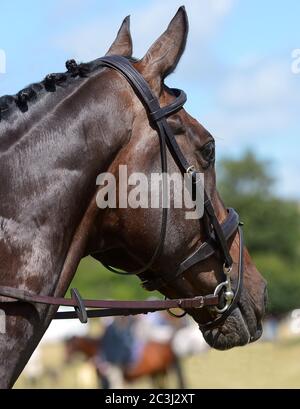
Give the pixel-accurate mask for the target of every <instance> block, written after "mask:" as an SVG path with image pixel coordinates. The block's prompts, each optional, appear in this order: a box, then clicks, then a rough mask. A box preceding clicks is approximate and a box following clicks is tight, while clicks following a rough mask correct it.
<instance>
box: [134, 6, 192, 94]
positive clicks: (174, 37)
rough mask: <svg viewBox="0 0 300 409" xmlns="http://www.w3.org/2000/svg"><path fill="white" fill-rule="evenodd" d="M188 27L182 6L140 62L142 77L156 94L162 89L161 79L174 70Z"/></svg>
mask: <svg viewBox="0 0 300 409" xmlns="http://www.w3.org/2000/svg"><path fill="white" fill-rule="evenodd" d="M188 26H189V24H188V17H187V14H186V11H185V8H184V6H182V7H180V8H179V9H178V11H177V13H176V15H175V16H174V18H173V19H172V21H171V22H170V24H169V26H168V28H167V30H166V31H165V32H164V33H163V34H162V35H161V36H160V37H159V38H158V39H157V40H156V41H155V43H154V44H152V46H151V47H150V48H149V50H148V52H147V53H146V55H145V56H144V58H143V59H142V60H141V61H140V63H141V70H142V73H143V75H144V77H145V78H146V80H147V81H148V82H149V83H150V85H151V86H152V88H153V90H154V91H155V92H156V93H158V94H159V93H160V91H161V89H162V82H163V79H164V78H165V77H166V76H167V75H169V74H170V73H171V72H172V71H173V70H174V69H175V68H176V66H177V64H178V61H179V60H180V58H181V56H182V54H183V52H184V49H185V45H186V40H187V35H188V30H189V28H188Z"/></svg>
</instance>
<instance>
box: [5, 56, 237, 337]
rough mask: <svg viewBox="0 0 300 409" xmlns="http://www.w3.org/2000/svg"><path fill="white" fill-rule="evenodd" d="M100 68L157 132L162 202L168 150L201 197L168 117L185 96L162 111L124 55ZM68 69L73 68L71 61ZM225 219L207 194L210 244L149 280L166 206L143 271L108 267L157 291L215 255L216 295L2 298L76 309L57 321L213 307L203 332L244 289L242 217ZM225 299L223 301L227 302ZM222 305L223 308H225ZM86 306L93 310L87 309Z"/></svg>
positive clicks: (14, 292) (11, 291)
mask: <svg viewBox="0 0 300 409" xmlns="http://www.w3.org/2000/svg"><path fill="white" fill-rule="evenodd" d="M97 63H99V65H103V66H105V67H107V68H110V69H114V70H116V71H118V72H120V73H121V74H122V75H123V76H124V77H125V79H126V80H127V81H128V82H129V83H130V85H131V86H132V88H133V89H134V91H135V93H136V95H137V96H138V97H139V99H140V100H141V102H142V103H143V105H144V107H145V109H146V111H147V113H148V117H149V122H150V123H151V125H153V126H154V127H155V128H156V129H157V133H158V136H159V143H160V155H161V170H162V175H163V178H162V180H163V183H162V188H163V203H164V194H165V192H166V183H167V182H166V174H167V170H168V168H167V149H168V150H169V152H170V153H171V155H172V157H173V159H174V161H175V163H176V164H177V166H178V168H179V170H180V172H181V173H182V175H185V174H188V175H189V176H190V177H191V178H192V184H193V189H195V192H196V194H197V193H198V194H201V192H200V187H199V184H198V183H197V181H198V180H197V174H198V173H199V172H198V171H197V170H196V169H195V167H194V166H193V165H191V164H190V163H188V162H187V160H186V158H185V156H184V154H183V152H182V151H181V149H180V147H179V145H178V144H177V141H176V139H175V137H174V135H173V132H172V130H171V128H170V126H169V124H168V122H167V117H168V116H170V115H172V114H174V113H175V112H177V111H179V110H180V109H181V108H182V107H183V105H184V103H185V102H186V94H185V93H184V92H183V91H181V90H178V89H171V91H172V93H173V95H174V96H175V99H174V100H173V102H171V103H170V104H169V105H167V106H165V107H160V104H159V101H158V99H157V98H156V96H155V95H154V94H153V92H152V91H151V89H150V87H149V85H148V83H147V82H146V80H145V79H144V78H143V77H142V75H141V74H140V73H139V72H138V71H137V70H136V69H135V68H134V67H133V65H132V64H131V63H130V62H129V60H128V59H126V58H124V57H121V56H115V55H114V56H107V57H103V58H99V59H98V60H97ZM72 64H73V65H72V66H71V65H70V68H69V69H75V68H76V67H75V68H74V63H73V61H72ZM227 212H228V215H227V218H226V220H225V221H224V222H223V223H222V224H220V223H219V221H218V219H217V216H216V214H215V211H214V208H213V205H212V202H211V200H210V198H209V196H208V194H207V192H206V191H205V190H204V216H205V217H206V219H207V221H208V226H207V224H206V223H205V226H206V230H207V231H206V233H207V237H208V238H207V240H206V242H204V243H203V244H201V246H200V247H199V248H198V249H197V250H196V251H195V252H194V253H192V254H191V255H190V256H188V257H187V258H186V259H185V260H183V261H182V262H181V263H180V265H179V266H178V268H177V270H176V271H175V272H172V273H168V274H164V275H163V276H162V277H154V278H153V277H149V276H148V270H149V269H150V267H151V266H152V265H153V263H154V262H155V261H156V260H157V258H158V257H159V256H160V254H161V252H162V249H163V246H164V242H165V236H166V226H167V217H168V208H167V206H163V209H162V222H161V231H160V237H159V241H158V243H157V246H156V248H155V250H154V252H153V255H152V257H151V259H150V260H149V261H148V263H146V265H145V266H143V267H142V268H141V269H139V270H136V271H131V272H119V271H118V270H115V269H114V268H112V267H110V266H106V267H107V268H108V269H109V270H111V271H113V272H116V273H119V274H125V275H126V274H135V275H140V276H141V278H142V280H143V282H142V285H143V287H144V288H145V289H147V290H149V291H153V290H157V289H158V290H159V289H161V288H162V287H164V286H165V285H166V284H168V283H170V282H172V281H173V280H175V279H176V278H178V277H180V276H181V275H182V274H183V273H184V272H185V271H186V270H187V269H189V268H190V267H192V266H194V265H196V264H198V263H201V262H202V261H204V260H206V259H207V258H209V257H211V256H212V255H214V254H215V253H216V252H217V253H218V256H219V258H220V260H222V262H223V271H222V272H221V273H222V275H223V278H224V281H222V282H221V283H220V284H218V285H217V287H216V288H215V290H214V293H213V294H209V295H203V296H196V297H193V298H181V299H173V300H161V301H108V300H84V299H82V298H81V296H80V294H79V292H78V290H76V289H72V290H71V298H69V299H66V298H59V297H50V296H45V295H36V294H33V293H31V292H28V291H24V290H21V289H15V288H12V287H5V286H0V295H2V296H5V297H9V298H11V299H14V300H18V301H23V302H28V303H32V304H35V303H38V304H46V305H55V306H60V305H63V306H69V307H74V309H75V311H66V312H57V313H56V315H55V317H54V318H57V319H65V318H79V320H80V321H81V322H83V323H85V322H87V319H88V317H105V316H113V315H124V316H125V315H135V314H146V313H148V312H154V311H161V310H169V309H170V308H182V309H184V310H189V309H198V308H203V307H213V308H214V310H215V311H216V312H217V313H218V314H219V316H218V317H217V318H216V319H214V320H212V321H210V322H208V323H206V324H203V325H202V324H200V328H201V329H202V330H205V329H209V328H213V327H216V326H218V325H220V324H221V323H222V322H224V321H225V319H226V318H227V317H228V316H229V315H230V314H231V312H232V311H233V309H234V308H235V307H236V305H237V302H238V300H239V297H240V294H241V290H242V285H243V235H242V229H241V227H240V225H241V223H240V221H239V216H238V214H237V213H236V212H235V210H233V209H227ZM236 232H238V236H239V261H238V280H237V284H236V288H235V290H233V288H232V283H231V271H232V266H233V260H232V258H231V255H230V251H229V246H228V243H227V242H228V240H229V239H230V238H231V237H232V236H233V235H234V234H235V233H236ZM224 301H225V303H224ZM221 304H223V305H221ZM86 308H94V309H92V310H86Z"/></svg>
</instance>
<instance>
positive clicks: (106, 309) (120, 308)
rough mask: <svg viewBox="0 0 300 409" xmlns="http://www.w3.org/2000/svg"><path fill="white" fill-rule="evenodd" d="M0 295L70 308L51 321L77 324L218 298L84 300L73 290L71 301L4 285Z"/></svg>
mask: <svg viewBox="0 0 300 409" xmlns="http://www.w3.org/2000/svg"><path fill="white" fill-rule="evenodd" d="M0 295H3V296H5V297H8V298H12V299H14V300H19V301H25V302H28V303H32V304H36V303H37V304H46V305H56V306H61V305H62V306H66V307H74V308H75V312H72V311H71V312H58V313H56V316H55V318H63V317H65V318H66V317H70V318H75V316H76V318H79V319H80V320H81V322H86V321H87V317H88V316H94V317H105V316H109V315H111V313H112V312H113V314H112V315H131V314H140V313H144V314H145V313H148V312H154V311H161V310H168V309H170V308H183V309H186V308H203V307H206V306H212V305H217V304H218V302H219V298H218V296H214V295H206V296H198V297H194V298H179V299H173V300H154V301H114V300H85V299H82V298H81V296H80V294H79V292H78V290H76V289H72V290H71V295H72V298H60V297H50V296H47V295H37V294H33V293H31V292H29V291H26V290H21V289H17V288H12V287H6V286H0ZM86 308H99V309H101V310H100V311H94V310H93V312H92V311H90V312H89V311H86Z"/></svg>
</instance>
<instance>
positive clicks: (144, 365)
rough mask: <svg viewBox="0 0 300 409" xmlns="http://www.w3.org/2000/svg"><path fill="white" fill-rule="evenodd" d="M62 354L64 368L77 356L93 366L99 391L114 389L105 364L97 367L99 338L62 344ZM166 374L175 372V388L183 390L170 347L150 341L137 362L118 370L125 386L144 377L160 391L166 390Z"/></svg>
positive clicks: (75, 339) (181, 373) (178, 368)
mask: <svg viewBox="0 0 300 409" xmlns="http://www.w3.org/2000/svg"><path fill="white" fill-rule="evenodd" d="M65 351H66V358H65V362H66V363H67V364H68V363H70V362H71V361H72V360H73V359H74V358H75V357H76V356H77V355H78V354H81V355H83V357H84V358H85V359H88V360H90V362H91V364H93V365H94V366H95V370H96V373H97V376H98V378H99V384H100V385H101V387H102V388H111V387H114V384H113V383H111V379H110V377H109V368H108V369H107V367H106V368H104V366H105V364H106V366H108V363H105V364H104V363H102V365H101V364H99V359H98V358H99V355H100V354H101V337H100V338H92V337H79V336H74V337H71V338H69V339H67V340H66V341H65ZM120 370H121V369H120ZM170 371H175V373H176V377H177V382H178V387H179V388H184V387H185V382H184V377H183V372H182V369H181V364H180V361H179V359H178V358H177V357H176V355H175V354H174V352H173V349H172V346H171V343H170V342H168V343H159V342H153V341H151V342H148V343H146V344H145V345H144V347H143V351H142V353H141V355H140V357H139V359H138V360H137V362H135V363H134V364H133V365H129V366H127V367H126V368H122V376H123V379H124V380H125V381H127V382H134V381H136V380H138V379H140V378H142V377H145V376H148V377H150V378H151V380H152V382H153V386H154V387H159V388H163V387H166V377H167V375H168V373H169V372H170ZM118 386H120V385H118Z"/></svg>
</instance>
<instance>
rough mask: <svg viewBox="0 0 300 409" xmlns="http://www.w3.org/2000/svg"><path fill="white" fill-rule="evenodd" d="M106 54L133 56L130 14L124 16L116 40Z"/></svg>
mask: <svg viewBox="0 0 300 409" xmlns="http://www.w3.org/2000/svg"><path fill="white" fill-rule="evenodd" d="M106 55H122V56H124V57H131V56H132V39H131V34H130V16H127V17H125V18H124V20H123V23H122V25H121V27H120V29H119V31H118V34H117V37H116V39H115V41H114V42H113V43H112V45H111V46H110V49H109V50H108V51H107V53H106Z"/></svg>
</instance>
